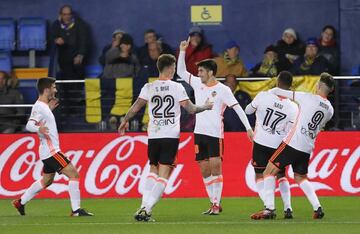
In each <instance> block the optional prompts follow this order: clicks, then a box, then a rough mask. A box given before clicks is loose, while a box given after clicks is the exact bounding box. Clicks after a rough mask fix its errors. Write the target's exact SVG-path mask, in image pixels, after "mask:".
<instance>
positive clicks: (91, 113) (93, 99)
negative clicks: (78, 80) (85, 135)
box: [85, 79, 101, 123]
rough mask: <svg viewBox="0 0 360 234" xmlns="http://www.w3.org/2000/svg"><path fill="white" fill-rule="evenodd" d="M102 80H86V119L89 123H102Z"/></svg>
mask: <svg viewBox="0 0 360 234" xmlns="http://www.w3.org/2000/svg"><path fill="white" fill-rule="evenodd" d="M100 93H101V92H100V79H85V99H86V104H85V105H86V106H85V119H86V121H87V122H88V123H99V122H100V121H101V101H100V97H101V94H100Z"/></svg>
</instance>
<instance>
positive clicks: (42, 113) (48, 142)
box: [29, 100, 60, 160]
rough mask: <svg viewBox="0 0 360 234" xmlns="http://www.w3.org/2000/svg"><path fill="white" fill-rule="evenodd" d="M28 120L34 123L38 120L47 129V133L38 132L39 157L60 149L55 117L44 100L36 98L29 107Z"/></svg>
mask: <svg viewBox="0 0 360 234" xmlns="http://www.w3.org/2000/svg"><path fill="white" fill-rule="evenodd" d="M29 121H35V124H39V123H40V122H42V123H44V125H45V126H46V127H47V128H48V129H49V134H48V135H43V134H41V133H39V132H38V136H39V138H40V146H39V155H40V159H41V160H44V159H47V158H49V157H51V156H53V155H54V154H56V153H57V152H59V151H60V146H59V134H58V130H57V127H56V122H55V117H54V115H53V113H52V111H51V110H50V108H49V105H48V104H47V103H45V102H42V101H39V100H37V101H36V102H35V104H34V106H33V107H32V109H31V115H30V118H29Z"/></svg>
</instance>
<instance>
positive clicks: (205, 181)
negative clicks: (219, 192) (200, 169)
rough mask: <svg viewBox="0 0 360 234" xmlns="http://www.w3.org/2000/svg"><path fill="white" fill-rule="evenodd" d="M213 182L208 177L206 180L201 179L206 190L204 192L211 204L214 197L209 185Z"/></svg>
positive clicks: (210, 177) (211, 177) (211, 186)
mask: <svg viewBox="0 0 360 234" xmlns="http://www.w3.org/2000/svg"><path fill="white" fill-rule="evenodd" d="M212 180H213V176H209V177H206V178H203V181H204V185H205V188H206V192H207V194H208V196H209V199H210V202H211V203H213V197H214V190H213V184H212V183H210V182H211V181H212Z"/></svg>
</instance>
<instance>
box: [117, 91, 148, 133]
mask: <svg viewBox="0 0 360 234" xmlns="http://www.w3.org/2000/svg"><path fill="white" fill-rule="evenodd" d="M146 103H147V101H146V100H144V99H142V98H138V99H137V100H136V101H135V102H134V104H133V105H132V106H131V107H130V109H129V111H128V112H127V113H126V115H125V117H124V118H123V120H122V121H121V123H120V126H119V128H118V132H119V134H120V135H124V133H125V130H126V128H127V127H128V122H129V120H130V119H132V118H133V117H134V116H135V115H136V113H138V112H139V110H140V109H141V108H142V107H143V106H145V105H146Z"/></svg>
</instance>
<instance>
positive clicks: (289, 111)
mask: <svg viewBox="0 0 360 234" xmlns="http://www.w3.org/2000/svg"><path fill="white" fill-rule="evenodd" d="M249 105H251V107H252V108H254V109H255V110H256V112H255V113H256V125H255V131H254V133H255V137H254V141H255V142H256V143H258V144H260V145H263V146H267V147H270V148H273V149H276V148H277V147H278V146H279V145H280V144H281V142H282V140H283V139H284V137H285V136H286V135H287V133H288V132H289V130H290V129H291V127H292V125H293V123H294V122H295V119H296V116H297V114H298V107H297V105H296V104H295V103H294V102H292V101H290V99H288V98H283V97H279V96H276V95H275V94H272V93H270V92H260V93H258V94H257V95H256V97H255V98H254V100H253V101H252V102H251V103H250V104H249Z"/></svg>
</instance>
